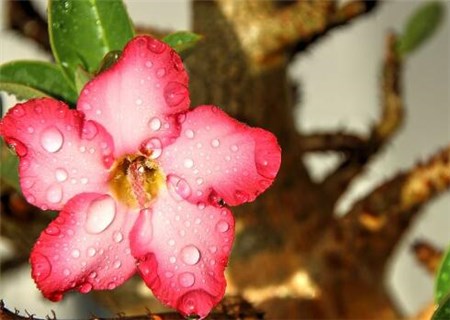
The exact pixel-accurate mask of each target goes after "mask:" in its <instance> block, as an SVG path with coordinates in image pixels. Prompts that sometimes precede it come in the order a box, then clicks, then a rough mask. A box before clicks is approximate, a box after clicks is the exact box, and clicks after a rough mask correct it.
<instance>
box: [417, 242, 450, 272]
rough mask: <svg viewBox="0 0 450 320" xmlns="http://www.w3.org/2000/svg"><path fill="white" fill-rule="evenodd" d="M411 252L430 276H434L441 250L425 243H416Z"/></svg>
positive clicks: (439, 260) (439, 261)
mask: <svg viewBox="0 0 450 320" xmlns="http://www.w3.org/2000/svg"><path fill="white" fill-rule="evenodd" d="M412 251H413V253H414V256H415V257H416V260H417V261H418V262H419V264H420V265H421V266H422V267H424V268H425V269H426V270H427V271H428V273H429V274H430V275H432V276H434V275H435V273H436V271H437V269H438V267H439V264H440V263H441V259H442V254H443V253H442V250H441V249H438V248H436V247H434V246H433V245H432V244H430V243H429V242H426V241H423V240H421V241H416V242H415V243H414V245H413V247H412Z"/></svg>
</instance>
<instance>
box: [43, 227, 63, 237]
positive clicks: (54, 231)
mask: <svg viewBox="0 0 450 320" xmlns="http://www.w3.org/2000/svg"><path fill="white" fill-rule="evenodd" d="M60 232H61V230H59V228H58V227H57V226H54V225H49V226H48V227H47V228H46V229H45V233H46V234H48V235H50V236H57V235H58V234H60Z"/></svg>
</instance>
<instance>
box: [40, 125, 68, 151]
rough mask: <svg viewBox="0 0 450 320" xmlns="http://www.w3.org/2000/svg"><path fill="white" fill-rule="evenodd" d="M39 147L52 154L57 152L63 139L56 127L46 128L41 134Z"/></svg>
mask: <svg viewBox="0 0 450 320" xmlns="http://www.w3.org/2000/svg"><path fill="white" fill-rule="evenodd" d="M40 141H41V146H42V148H44V150H46V151H48V152H51V153H54V152H57V151H59V150H60V149H61V148H62V146H63V142H64V137H63V135H62V133H61V131H59V129H58V128H56V127H48V128H47V129H45V130H44V131H42V134H41V139H40Z"/></svg>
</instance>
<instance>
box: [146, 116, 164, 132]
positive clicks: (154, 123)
mask: <svg viewBox="0 0 450 320" xmlns="http://www.w3.org/2000/svg"><path fill="white" fill-rule="evenodd" d="M148 125H149V126H150V129H152V130H153V131H158V130H159V129H161V120H159V118H157V117H154V118H151V119H150V121H149V122H148Z"/></svg>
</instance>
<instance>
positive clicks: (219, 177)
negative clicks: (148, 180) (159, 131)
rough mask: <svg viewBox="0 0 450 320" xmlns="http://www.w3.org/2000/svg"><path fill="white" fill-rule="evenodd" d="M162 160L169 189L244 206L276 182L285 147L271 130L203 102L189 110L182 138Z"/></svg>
mask: <svg viewBox="0 0 450 320" xmlns="http://www.w3.org/2000/svg"><path fill="white" fill-rule="evenodd" d="M205 124H206V125H205ZM159 161H160V163H161V166H162V167H163V168H164V171H165V173H166V174H168V184H169V188H171V190H174V191H175V192H174V193H178V195H179V196H180V198H184V199H188V200H189V201H190V202H192V203H197V202H199V201H207V200H209V201H214V202H217V201H219V199H223V200H224V201H225V202H226V203H227V204H229V205H238V204H241V203H244V202H249V201H253V200H254V199H255V198H256V196H257V195H258V194H260V193H261V192H263V191H264V190H265V189H267V188H268V187H269V186H270V185H271V184H272V182H273V180H274V178H275V176H276V175H277V172H278V169H279V167H280V162H281V149H280V146H279V145H278V143H277V140H276V138H275V136H274V135H273V134H271V133H270V132H268V131H265V130H263V129H259V128H251V127H248V126H246V125H245V124H243V123H241V122H238V121H237V120H234V119H233V118H231V117H229V116H228V115H227V114H226V113H224V112H223V111H222V110H220V109H218V108H217V107H214V106H201V107H197V108H195V109H194V110H192V111H190V112H188V113H187V114H186V120H185V121H184V122H183V124H182V133H181V135H180V137H179V138H178V139H177V140H176V141H175V142H174V143H173V144H172V145H170V146H167V147H166V148H165V149H164V150H163V153H162V155H161V158H160V159H159ZM219 202H220V201H219Z"/></svg>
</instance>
